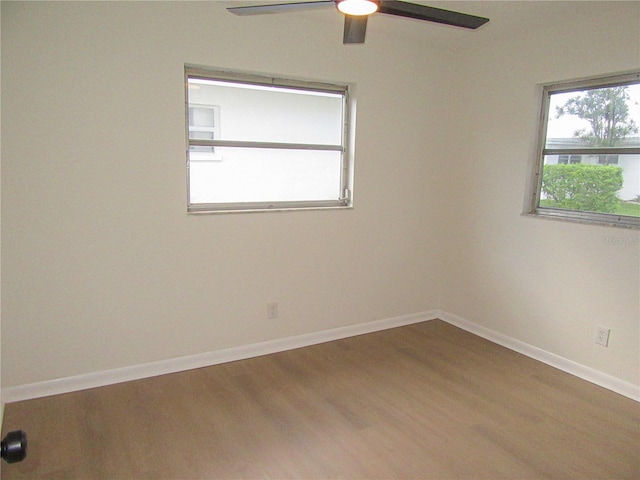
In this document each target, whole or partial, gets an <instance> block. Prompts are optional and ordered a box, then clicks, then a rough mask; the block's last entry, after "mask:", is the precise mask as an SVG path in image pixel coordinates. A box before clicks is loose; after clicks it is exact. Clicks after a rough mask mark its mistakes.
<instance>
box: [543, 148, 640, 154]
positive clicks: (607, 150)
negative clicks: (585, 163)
mask: <svg viewBox="0 0 640 480" xmlns="http://www.w3.org/2000/svg"><path fill="white" fill-rule="evenodd" d="M542 154H543V155H572V154H573V155H640V147H639V148H628V147H598V148H545V149H544V150H543V151H542Z"/></svg>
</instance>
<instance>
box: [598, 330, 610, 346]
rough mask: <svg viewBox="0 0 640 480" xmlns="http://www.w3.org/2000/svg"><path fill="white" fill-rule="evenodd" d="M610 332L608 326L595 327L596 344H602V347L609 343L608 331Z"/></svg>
mask: <svg viewBox="0 0 640 480" xmlns="http://www.w3.org/2000/svg"><path fill="white" fill-rule="evenodd" d="M610 332H611V329H610V328H605V327H600V326H599V327H597V328H596V344H598V345H602V346H603V347H607V346H608V345H609V333H610Z"/></svg>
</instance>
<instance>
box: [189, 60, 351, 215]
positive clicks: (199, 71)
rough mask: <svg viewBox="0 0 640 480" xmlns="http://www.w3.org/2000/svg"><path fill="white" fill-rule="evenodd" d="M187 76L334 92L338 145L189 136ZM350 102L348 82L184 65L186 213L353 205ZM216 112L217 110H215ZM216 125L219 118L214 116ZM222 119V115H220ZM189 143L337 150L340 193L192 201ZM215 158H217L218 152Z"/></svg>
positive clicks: (325, 207)
mask: <svg viewBox="0 0 640 480" xmlns="http://www.w3.org/2000/svg"><path fill="white" fill-rule="evenodd" d="M190 79H202V80H219V81H231V82H237V83H244V84H247V85H254V86H269V87H271V86H278V87H284V88H293V89H298V90H308V91H313V92H323V93H332V94H335V93H338V94H341V95H342V96H343V102H344V103H343V116H342V120H341V122H342V138H341V144H340V145H313V144H296V143H272V142H253V141H236V140H234V141H229V140H220V139H214V140H196V139H190V138H189V90H188V83H189V80H190ZM350 107H351V105H350V98H349V86H348V85H338V84H332V83H324V82H315V81H306V80H292V79H283V78H276V77H271V76H264V75H256V74H247V73H237V72H228V71H221V70H213V69H209V68H206V67H199V66H189V65H185V108H186V142H187V164H186V165H187V211H188V212H189V213H229V212H259V211H274V210H275V211H277V210H309V209H344V208H351V207H352V206H353V200H352V186H353V174H352V171H353V166H352V158H351V156H350V153H349V148H348V147H349V145H350V143H351V137H350V123H351V108H350ZM218 113H219V110H218ZM216 120H217V121H218V125H220V123H219V122H220V121H221V120H220V118H219V117H218V118H216ZM222 121H224V118H222ZM192 146H211V147H214V148H215V147H217V146H219V147H247V148H278V149H292V150H301V149H302V150H317V151H322V150H331V151H339V152H340V154H341V175H340V185H339V191H340V192H341V194H340V196H339V197H338V198H336V199H334V200H300V201H277V200H275V201H268V202H242V203H231V202H229V203H192V202H191V200H190V193H189V190H190V179H189V164H190V158H189V157H190V155H189V149H190V147H192ZM218 158H220V157H219V156H218Z"/></svg>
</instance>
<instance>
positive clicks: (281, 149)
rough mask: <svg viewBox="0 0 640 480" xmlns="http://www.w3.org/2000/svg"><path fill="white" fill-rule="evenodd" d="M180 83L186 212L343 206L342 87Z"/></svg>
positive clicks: (196, 77)
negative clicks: (184, 100) (182, 86)
mask: <svg viewBox="0 0 640 480" xmlns="http://www.w3.org/2000/svg"><path fill="white" fill-rule="evenodd" d="M185 77H186V86H187V94H186V96H187V106H186V109H187V115H186V118H187V142H188V149H187V151H188V154H187V155H188V158H187V167H188V168H187V172H188V175H187V176H188V210H189V211H190V212H216V211H254V210H274V209H276V210H279V209H298V208H331V207H349V206H351V169H350V165H349V163H350V161H349V156H348V152H347V144H348V138H349V137H348V135H349V128H348V127H349V121H348V120H349V113H348V105H349V99H348V88H347V87H346V86H340V85H333V84H324V83H312V82H300V81H294V80H282V79H275V78H271V77H263V76H257V75H245V74H230V73H227V72H219V71H210V70H205V69H200V68H191V67H186V68H185Z"/></svg>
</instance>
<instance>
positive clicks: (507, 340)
mask: <svg viewBox="0 0 640 480" xmlns="http://www.w3.org/2000/svg"><path fill="white" fill-rule="evenodd" d="M437 315H438V318H440V319H441V320H443V321H445V322H447V323H450V324H451V325H455V326H456V327H458V328H461V329H463V330H466V331H467V332H470V333H473V334H474V335H478V336H479V337H482V338H485V339H487V340H489V341H491V342H493V343H497V344H498V345H502V346H503V347H506V348H508V349H510V350H513V351H515V352H518V353H521V354H523V355H526V356H527V357H530V358H533V359H535V360H538V361H540V362H542V363H546V364H547V365H550V366H552V367H555V368H557V369H558V370H562V371H563V372H567V373H570V374H571V375H575V376H576V377H579V378H582V379H583V380H587V381H588V382H591V383H594V384H596V385H599V386H601V387H603V388H606V389H608V390H611V391H614V392H616V393H619V394H620V395H624V396H625V397H628V398H631V399H633V400H635V401H637V402H640V386H638V385H634V384H632V383H629V382H625V381H624V380H620V379H619V378H616V377H614V376H612V375H609V374H606V373H603V372H600V371H598V370H595V369H593V368H590V367H587V366H585V365H582V364H579V363H576V362H574V361H572V360H568V359H566V358H564V357H561V356H559V355H556V354H554V353H550V352H547V351H546V350H542V349H541V348H538V347H534V346H533V345H529V344H528V343H524V342H521V341H520V340H516V339H515V338H511V337H508V336H506V335H503V334H502V333H499V332H496V331H494V330H490V329H488V328H486V327H483V326H481V325H478V324H476V323H473V322H470V321H469V320H466V319H464V318H462V317H459V316H457V315H453V314H451V313H447V312H443V311H441V310H440V311H438V312H437Z"/></svg>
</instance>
